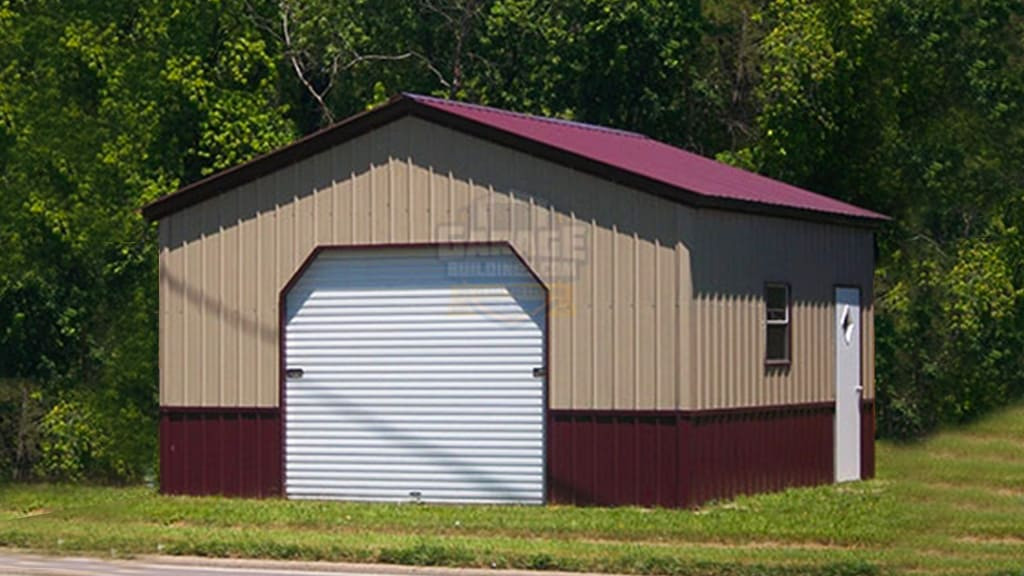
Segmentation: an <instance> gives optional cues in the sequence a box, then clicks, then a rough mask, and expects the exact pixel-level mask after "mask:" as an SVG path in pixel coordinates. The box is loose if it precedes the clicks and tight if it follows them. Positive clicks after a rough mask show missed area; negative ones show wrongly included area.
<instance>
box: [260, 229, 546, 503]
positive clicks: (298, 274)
mask: <svg viewBox="0 0 1024 576" xmlns="http://www.w3.org/2000/svg"><path fill="white" fill-rule="evenodd" d="M403 248H431V249H443V248H452V249H457V248H507V249H508V250H509V251H510V252H511V253H512V255H513V256H515V257H516V258H517V259H518V260H519V262H520V263H522V265H523V267H524V268H526V271H527V272H529V273H530V276H532V277H533V279H534V281H535V282H537V284H538V285H539V286H540V287H541V289H543V290H544V308H545V310H544V369H545V370H546V371H548V372H549V374H548V375H546V376H545V377H544V394H543V395H544V398H543V400H542V402H543V406H544V416H543V417H542V426H543V427H544V430H543V438H544V447H543V452H544V455H543V457H544V462H545V469H547V468H548V466H549V464H548V442H549V439H548V424H547V421H548V417H547V413H548V397H549V396H548V382H549V378H550V371H549V370H548V368H549V366H551V362H550V360H551V345H550V339H551V290H550V289H549V288H548V286H547V284H545V283H544V281H543V280H541V278H540V276H539V275H538V274H537V272H536V271H535V270H534V269H533V268H532V267H531V266H530V264H529V263H528V262H527V261H526V259H525V258H523V256H522V254H520V253H519V251H518V250H516V248H515V246H513V245H512V244H511V243H510V242H505V241H494V242H411V243H400V244H325V245H319V246H315V247H314V248H313V250H312V251H311V252H310V253H309V255H308V256H307V257H306V259H305V260H303V261H302V264H300V265H299V268H298V269H297V270H296V271H295V273H294V274H293V275H292V277H291V278H289V279H288V282H286V283H285V285H284V287H283V288H282V289H281V291H280V292H279V293H278V297H277V311H278V324H277V346H278V354H277V360H278V388H277V397H278V406H279V414H280V422H281V432H280V448H279V450H280V453H281V462H280V466H281V478H280V482H281V492H282V494H283V493H284V492H285V489H286V487H285V475H286V470H285V456H286V455H285V446H287V442H286V439H285V418H286V410H285V394H284V386H285V380H286V378H285V371H286V370H287V365H286V360H287V358H286V357H285V324H286V323H287V322H286V321H287V318H286V316H287V312H288V307H287V304H288V293H289V292H290V291H291V289H292V288H294V287H295V284H296V283H297V282H298V281H299V279H301V278H302V275H303V274H305V273H306V270H307V269H309V267H310V265H312V263H313V261H314V260H316V257H317V256H319V255H320V253H322V252H327V251H341V250H393V249H403ZM547 476H548V474H547V473H545V482H544V500H545V501H547V499H548V497H549V496H548V494H549V487H548V482H547Z"/></svg>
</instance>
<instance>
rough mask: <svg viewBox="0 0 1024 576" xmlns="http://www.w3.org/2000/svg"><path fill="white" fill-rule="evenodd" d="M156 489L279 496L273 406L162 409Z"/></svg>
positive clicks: (278, 444)
mask: <svg viewBox="0 0 1024 576" xmlns="http://www.w3.org/2000/svg"><path fill="white" fill-rule="evenodd" d="M160 490H161V492H163V493H164V494H192V495H203V494H223V495H225V496H246V497H258V498H262V497H267V496H277V495H280V494H281V418H280V414H279V411H278V409H277V408H271V409H260V408H169V407H164V408H161V410H160Z"/></svg>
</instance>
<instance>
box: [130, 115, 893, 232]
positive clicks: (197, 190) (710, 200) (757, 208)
mask: <svg viewBox="0 0 1024 576" xmlns="http://www.w3.org/2000/svg"><path fill="white" fill-rule="evenodd" d="M406 115H412V116H416V117H418V118H422V119H424V120H428V121H431V122H434V123H436V124H440V125H442V126H445V127H448V128H451V129H453V130H456V131H459V132H462V133H464V134H469V135H471V136H476V137H479V138H482V139H484V140H488V141H491V142H494V143H496V144H500V145H502V146H506V147H508V148H512V149H513V150H519V151H521V152H524V153H526V154H529V155H531V156H535V157H538V158H542V159H544V160H549V161H552V162H555V163H558V164H563V165H565V166H568V167H570V168H573V169H575V170H579V171H581V172H585V173H587V174H591V175H593V176H597V177H599V178H602V179H604V180H610V181H613V182H618V183H620V184H623V185H624V186H627V187H629V188H635V189H637V190H642V191H645V192H648V193H650V194H654V195H655V196H660V197H663V198H666V199H669V200H672V201H674V202H679V203H682V204H686V205H690V206H694V207H697V208H712V209H720V210H728V211H733V212H745V213H752V214H762V215H772V216H780V217H784V218H795V219H799V220H810V221H814V222H827V223H835V224H843V225H850V226H857V227H866V228H872V229H873V228H878V227H880V226H881V225H882V223H883V222H885V220H875V219H870V218H866V217H857V216H849V215H842V214H833V213H829V212H818V211H815V210H807V209H802V208H797V207H791V206H780V205H775V204H763V203H758V202H748V201H743V200H738V199H729V198H718V197H714V196H705V195H703V194H699V193H696V192H693V191H691V190H686V189H683V188H677V187H675V186H670V185H668V184H665V183H663V182H659V181H657V180H653V179H650V178H647V177H645V176H641V175H639V174H636V173H633V172H630V171H628V170H625V169H622V168H618V167H614V166H610V165H608V164H604V163H601V162H598V161H596V160H593V159H590V158H587V157H584V156H580V155H578V154H575V153H572V152H568V151H566V150H563V149H561V148H557V147H555V146H550V145H547V144H543V143H540V142H537V141H535V140H531V139H529V138H525V137H522V136H518V135H515V134H511V133H509V132H505V131H503V130H500V129H498V128H495V127H493V126H488V125H486V124H482V123H479V122H476V121H473V120H470V119H468V118H464V117H461V116H458V115H456V114H451V113H449V112H446V111H444V110H440V109H437V108H434V107H431V106H428V105H426V104H423V103H420V102H417V101H415V100H414V99H412V98H408V97H406V96H403V95H397V96H394V97H392V98H391V99H390V100H388V102H387V103H385V104H383V105H381V106H378V107H377V108H374V109H373V110H368V111H365V112H362V113H360V114H356V115H355V116H352V117H349V118H347V119H345V120H342V121H341V122H339V123H337V124H335V125H333V126H330V127H327V128H325V129H323V130H320V131H318V132H314V133H313V134H310V135H308V136H305V137H303V138H300V139H298V140H296V141H295V142H293V143H291V144H289V145H287V146H284V147H283V148H279V149H277V150H274V151H272V152H269V153H267V154H264V155H262V156H258V157H256V158H254V159H252V160H250V161H248V162H245V163H243V164H239V165H236V166H234V167H231V168H228V169H226V170H223V171H221V172H218V173H216V174H213V175H212V176H208V177H206V178H204V179H202V180H199V181H197V182H194V183H192V184H189V185H187V186H184V187H183V188H180V189H179V190H178V191H177V192H173V193H171V194H168V195H166V196H163V197H161V198H158V199H156V200H154V201H152V202H150V203H149V204H146V205H145V206H143V207H142V215H143V216H144V217H145V218H146V219H147V220H149V221H154V220H159V219H161V218H164V217H165V216H169V215H170V214H173V213H175V212H178V211H179V210H183V209H185V208H187V207H189V206H192V205H194V204H197V203H199V202H202V201H204V200H206V199H208V198H212V197H214V196H216V195H218V194H220V193H222V192H224V191H226V190H229V189H231V188H235V187H238V186H241V185H242V184H245V183H246V182H249V181H251V180H254V179H256V178H259V177H260V176H264V175H266V174H269V173H270V172H273V171H275V170H278V169H280V168H283V167H284V166H287V165H289V164H292V163H294V162H298V161H299V160H302V159H304V158H308V157H310V156H312V155H314V154H316V153H318V152H322V151H323V150H326V149H327V148H330V147H331V146H335V145H337V144H341V143H343V142H346V141H348V140H351V139H353V138H356V137H358V136H361V135H363V134H365V133H367V132H369V131H370V130H373V129H374V128H377V127H379V126H382V125H384V124H387V123H388V122H391V121H393V120H397V119H398V118H401V117H403V116H406Z"/></svg>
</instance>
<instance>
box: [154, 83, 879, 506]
mask: <svg viewBox="0 0 1024 576" xmlns="http://www.w3.org/2000/svg"><path fill="white" fill-rule="evenodd" d="M143 213H144V215H145V216H146V217H147V218H148V219H150V220H155V221H159V227H160V234H159V237H160V405H161V427H160V445H161V471H160V472H161V486H162V489H163V491H164V492H167V493H189V494H208V493H222V494H233V495H247V496H270V495H286V496H288V497H292V498H341V499H352V500H389V501H426V502H434V501H437V502H509V503H544V502H559V503H576V504H610V505H611V504H640V505H660V506H689V505H694V504H698V503H700V502H703V501H706V500H708V499H711V498H718V497H727V496H730V495H733V494H736V493H739V492H751V491H760V490H771V489H779V488H783V487H786V486H793V485H806V484H814V483H823V482H831V481H834V480H839V481H841V480H849V479H856V478H862V477H868V476H871V475H872V474H873V469H874V454H873V432H874V425H873V398H874V388H873V381H874V359H873V358H874V349H873V335H874V330H873V324H872V298H873V295H872V277H873V268H874V233H873V230H874V228H875V227H876V226H877V225H878V224H879V223H880V222H882V221H883V220H884V217H883V216H881V215H879V214H876V213H874V212H871V211H868V210H864V209H862V208H858V207H855V206H851V205H849V204H845V203H842V202H839V201H837V200H834V199H831V198H828V197H825V196H821V195H817V194H814V193H811V192H808V191H805V190H801V189H798V188H795V187H793V186H789V185H786V184H783V183H781V182H778V181H774V180H771V179H768V178H764V177H761V176H758V175H755V174H751V173H748V172H744V171H742V170H738V169H736V168H731V167H728V166H724V165H722V164H719V163H716V162H714V161H711V160H708V159H705V158H702V157H700V156H697V155H694V154H691V153H688V152H685V151H682V150H679V149H676V148H673V147H670V146H668V145H666V144H662V143H659V142H657V141H654V140H651V139H649V138H646V137H644V136H643V135H640V134H635V133H630V132H623V131H618V130H611V129H606V128H601V127H598V126H590V125H584V124H578V123H573V122H567V121H562V120H555V119H548V118H538V117H532V116H526V115H521V114H516V113H512V112H507V111H502V110H496V109H491V108H485V107H480V106H473V105H468V104H462V103H456V102H451V101H445V100H438V99H433V98H428V97H423V96H416V95H402V96H399V97H396V98H393V99H392V100H391V101H389V102H388V103H387V104H385V105H383V106H380V107H378V108H376V109H374V110H371V111H369V112H366V113H364V114H361V115H358V116H355V117H352V118H350V119H347V120H345V121H343V122H341V123H339V124H336V125H334V126H332V127H330V128H327V129H325V130H323V131H321V132H318V133H316V134H313V135H311V136H308V137H306V138H304V139H302V140H299V141H298V142H296V143H294V144H292V145H290V146H288V147H286V148H282V149H280V150H277V151H275V152H272V153H270V154H267V155H265V156H262V157H260V158H257V159H255V160H253V161H251V162H248V163H246V164H243V165H240V166H237V167H235V168H231V169H229V170H225V171H223V172H221V173H218V174H215V175H213V176H211V177H209V178H207V179H205V180H202V181H200V182H197V183H194V184H192V185H189V186H186V187H185V188H182V189H181V190H179V191H178V192H176V193H174V194H171V195H168V196H166V197H163V198H160V199H158V200H156V201H155V202H153V203H151V204H149V205H148V206H146V207H145V208H144V210H143Z"/></svg>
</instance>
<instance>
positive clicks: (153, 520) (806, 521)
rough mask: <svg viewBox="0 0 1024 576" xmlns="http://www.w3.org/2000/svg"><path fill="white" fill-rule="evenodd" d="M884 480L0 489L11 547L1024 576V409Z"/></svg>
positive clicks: (939, 443)
mask: <svg viewBox="0 0 1024 576" xmlns="http://www.w3.org/2000/svg"><path fill="white" fill-rule="evenodd" d="M878 471H879V478H878V479H877V480H873V481H870V482H861V483H855V484H847V485H842V486H825V487H820V488H809V489H795V490H790V491H787V492H784V493H779V494H767V495H761V496H753V497H743V498H738V499H736V500H734V501H731V502H723V503H718V504H713V505H709V506H706V507H705V508H703V509H701V510H698V511H685V510H644V509H639V508H617V509H599V508H569V507H545V508H541V507H462V506H421V505H374V504H345V503H329V502H288V501H284V500H268V501H256V500H229V499H223V498H184V497H163V496H159V495H157V494H156V493H155V492H154V491H153V490H151V489H147V488H142V487H135V488H103V487H78V486H53V485H11V486H0V546H7V547H19V548H30V549H34V550H41V551H48V552H58V553H59V552H68V553H71V552H76V553H81V552H85V553H96V554H103V555H108V554H115V555H118V556H126V555H132V554H155V553H162V554H195V555H203V556H231V557H238V556H244V557H258V558H277V559H281V558H294V559H306V560H341V561H356V562H389V563H401V564H427V565H453V566H482V567H499V568H537V569H561V570H573V571H598V572H623V573H638V574H639V573H645V574H830V575H841V574H891V573H892V574H901V573H908V574H909V573H920V574H1007V575H1009V574H1015V575H1024V405H1019V406H1016V407H1014V408H1010V409H1007V410H1004V411H1002V412H1000V413H998V414H995V415H993V416H991V417H989V418H987V419H986V420H984V421H981V422H978V423H976V424H974V425H972V426H968V427H964V428H961V429H956V430H950V431H947V432H943V433H940V434H936V435H935V436H933V437H931V438H930V439H928V440H927V441H923V442H919V443H915V444H911V445H894V444H890V443H885V442H882V443H879V445H878Z"/></svg>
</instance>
